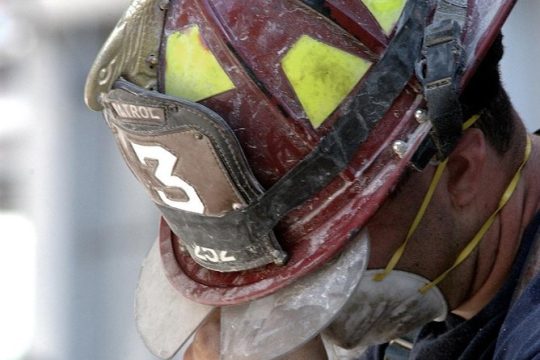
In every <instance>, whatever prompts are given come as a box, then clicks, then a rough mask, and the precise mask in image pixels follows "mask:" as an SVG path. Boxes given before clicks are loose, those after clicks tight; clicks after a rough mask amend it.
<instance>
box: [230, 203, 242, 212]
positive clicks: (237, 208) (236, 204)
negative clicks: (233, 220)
mask: <svg viewBox="0 0 540 360" xmlns="http://www.w3.org/2000/svg"><path fill="white" fill-rule="evenodd" d="M232 208H233V210H242V209H243V208H244V205H243V204H240V203H234V204H232Z"/></svg>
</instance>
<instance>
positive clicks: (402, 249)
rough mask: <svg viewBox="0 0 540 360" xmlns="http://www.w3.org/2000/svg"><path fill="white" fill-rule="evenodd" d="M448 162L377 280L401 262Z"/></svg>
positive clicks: (467, 125)
mask: <svg viewBox="0 0 540 360" xmlns="http://www.w3.org/2000/svg"><path fill="white" fill-rule="evenodd" d="M479 118H480V114H476V115H473V116H471V118H470V119H469V120H467V121H466V122H465V123H463V130H467V129H468V128H470V127H471V126H472V125H474V123H475V122H476V121H478V119H479ZM447 164H448V159H446V160H444V161H443V162H441V163H440V164H439V165H438V166H437V170H436V171H435V174H434V175H433V179H432V180H431V184H430V185H429V188H428V191H427V193H426V195H425V196H424V200H422V205H420V209H419V210H418V213H417V214H416V216H415V218H414V220H413V222H412V224H411V226H410V228H409V231H408V232H407V236H406V237H405V241H404V242H403V244H401V246H400V247H399V248H398V249H397V250H396V252H395V253H394V255H392V258H391V259H390V261H389V262H388V265H386V268H385V269H384V270H383V271H382V272H380V273H377V274H375V275H374V276H373V280H375V281H382V280H384V278H385V277H387V276H388V274H390V272H392V270H394V268H395V267H396V265H397V263H398V262H399V259H401V257H402V256H403V253H404V252H405V248H406V247H407V244H408V243H409V240H410V238H411V237H412V235H413V234H414V232H415V231H416V228H417V227H418V225H419V224H420V222H421V221H422V218H423V217H424V214H425V213H426V209H427V207H428V205H429V203H430V202H431V199H432V197H433V194H434V193H435V189H436V188H437V185H439V182H440V180H441V177H442V174H443V173H444V170H445V169H446V165H447Z"/></svg>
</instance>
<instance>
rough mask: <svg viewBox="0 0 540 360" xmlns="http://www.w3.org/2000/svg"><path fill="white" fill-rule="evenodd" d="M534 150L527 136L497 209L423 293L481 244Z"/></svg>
mask: <svg viewBox="0 0 540 360" xmlns="http://www.w3.org/2000/svg"><path fill="white" fill-rule="evenodd" d="M531 150H532V143H531V139H530V137H528V136H527V146H526V148H525V156H524V159H523V161H522V162H521V165H520V166H519V168H518V170H517V171H516V173H515V175H514V177H513V178H512V181H510V184H508V186H507V188H506V190H505V191H504V193H503V196H502V197H501V200H500V201H499V206H498V207H497V210H495V212H493V214H491V216H490V217H489V218H488V219H487V221H486V222H485V223H484V225H482V227H481V228H480V230H479V231H478V232H477V233H476V235H475V236H474V237H473V238H472V240H471V241H470V242H469V243H468V244H467V246H465V248H464V249H463V250H462V251H461V253H460V254H459V255H458V257H457V259H456V261H455V262H454V264H453V265H452V266H451V267H450V268H449V269H448V270H446V271H445V272H443V273H442V274H441V275H440V276H439V277H437V278H436V279H435V280H433V281H432V282H430V283H428V284H426V285H425V286H424V287H422V288H421V289H419V291H420V292H421V293H423V294H424V293H426V292H428V291H429V290H430V289H431V288H433V287H434V286H436V285H437V284H439V283H440V282H441V281H443V280H444V278H445V277H446V276H447V275H448V274H449V273H450V271H452V270H454V269H455V268H457V267H458V266H459V265H461V263H463V261H465V260H466V259H467V258H468V257H469V256H470V255H471V254H472V252H473V251H474V249H476V247H477V246H478V244H480V240H482V238H483V237H484V235H485V234H486V232H487V231H488V230H489V228H490V227H491V225H492V224H493V222H494V221H495V218H496V217H497V215H498V214H499V212H500V211H501V210H502V209H503V208H504V206H505V205H506V203H507V202H508V200H510V198H511V197H512V194H514V191H515V190H516V188H517V185H518V183H519V180H520V179H521V170H523V167H524V166H525V164H526V163H527V161H528V160H529V157H530V155H531Z"/></svg>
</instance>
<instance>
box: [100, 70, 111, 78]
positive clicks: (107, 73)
mask: <svg viewBox="0 0 540 360" xmlns="http://www.w3.org/2000/svg"><path fill="white" fill-rule="evenodd" d="M107 76H109V72H108V71H107V69H105V68H103V69H101V70H99V79H100V80H105V79H107Z"/></svg>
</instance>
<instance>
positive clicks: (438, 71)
mask: <svg viewBox="0 0 540 360" xmlns="http://www.w3.org/2000/svg"><path fill="white" fill-rule="evenodd" d="M466 17H467V0H439V2H438V4H437V8H436V10H435V14H434V17H433V22H432V23H431V24H430V25H429V26H428V27H427V28H426V32H425V35H424V47H423V51H422V53H423V56H424V58H423V59H422V61H421V62H419V64H418V67H417V76H418V78H419V79H420V80H421V81H422V84H423V86H424V96H425V99H426V102H427V107H428V116H429V118H430V120H431V122H432V124H433V129H432V134H431V138H430V140H426V141H425V142H424V144H423V146H422V147H421V149H422V150H421V151H420V152H418V153H417V155H416V156H415V158H414V159H413V163H414V164H415V165H416V167H418V168H423V167H424V166H425V165H426V164H427V162H428V161H429V159H430V158H431V157H432V156H433V155H434V154H435V153H436V154H437V157H438V158H439V159H444V158H446V157H447V156H448V155H449V154H450V152H451V151H452V150H453V149H454V146H455V145H456V143H457V141H458V139H459V137H460V136H461V132H462V130H461V126H462V121H463V114H462V111H461V104H460V102H459V86H460V81H461V75H462V68H463V65H464V64H463V47H462V42H461V36H462V32H463V31H462V30H463V27H464V24H465V21H466ZM430 148H431V150H430Z"/></svg>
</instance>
